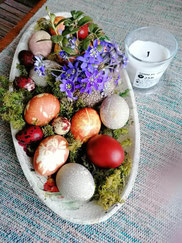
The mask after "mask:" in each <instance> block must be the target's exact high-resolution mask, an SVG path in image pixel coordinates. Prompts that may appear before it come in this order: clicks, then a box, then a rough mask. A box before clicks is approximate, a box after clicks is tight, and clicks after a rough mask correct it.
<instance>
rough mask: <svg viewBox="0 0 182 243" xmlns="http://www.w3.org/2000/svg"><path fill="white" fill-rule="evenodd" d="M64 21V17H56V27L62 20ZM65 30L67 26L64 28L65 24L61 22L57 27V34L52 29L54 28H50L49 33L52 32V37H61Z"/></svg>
mask: <svg viewBox="0 0 182 243" xmlns="http://www.w3.org/2000/svg"><path fill="white" fill-rule="evenodd" d="M62 19H64V17H62V16H56V17H55V20H54V25H55V26H56V25H57V24H58V22H59V21H60V20H62ZM64 29H65V26H64V23H63V22H61V23H60V24H58V25H57V26H56V32H57V33H56V32H55V31H54V30H53V29H52V28H49V31H50V33H51V35H57V34H58V35H60V34H62V31H63V30H64Z"/></svg>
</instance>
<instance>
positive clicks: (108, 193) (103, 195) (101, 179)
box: [94, 154, 131, 210]
mask: <svg viewBox="0 0 182 243" xmlns="http://www.w3.org/2000/svg"><path fill="white" fill-rule="evenodd" d="M130 170H131V160H130V158H129V157H128V154H126V156H125V160H124V162H123V163H122V164H121V165H120V166H119V167H118V168H116V169H110V170H107V169H100V171H99V170H97V171H96V173H95V176H94V179H95V182H96V186H97V187H96V192H95V195H94V199H96V200H98V204H99V205H101V206H102V207H104V209H105V210H108V209H109V208H110V207H111V206H112V205H114V204H115V203H121V202H122V198H121V193H122V190H123V189H124V187H125V185H126V181H127V178H128V175H129V173H130Z"/></svg>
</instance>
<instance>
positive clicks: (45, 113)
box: [24, 93, 60, 126]
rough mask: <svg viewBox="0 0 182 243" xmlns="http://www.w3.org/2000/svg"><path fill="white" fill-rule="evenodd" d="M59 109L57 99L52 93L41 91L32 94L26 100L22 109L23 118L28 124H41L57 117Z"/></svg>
mask: <svg viewBox="0 0 182 243" xmlns="http://www.w3.org/2000/svg"><path fill="white" fill-rule="evenodd" d="M59 111H60V103H59V100H58V99H57V98H56V97H55V96H54V95H52V94H49V93H43V94H39V95H36V96H34V97H33V98H32V99H31V100H30V101H29V102H28V104H27V106H26V108H25V111H24V118H25V121H26V122H27V123H28V124H31V125H37V126H43V125H46V124H48V123H49V122H50V121H51V120H52V119H53V118H55V117H57V115H58V113H59Z"/></svg>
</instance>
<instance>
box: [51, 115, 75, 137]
mask: <svg viewBox="0 0 182 243" xmlns="http://www.w3.org/2000/svg"><path fill="white" fill-rule="evenodd" d="M52 125H53V128H54V132H55V133H56V134H59V135H64V134H66V133H68V132H69V130H70V127H71V123H70V121H69V120H68V119H67V118H65V117H57V118H55V119H54V120H53V122H52Z"/></svg>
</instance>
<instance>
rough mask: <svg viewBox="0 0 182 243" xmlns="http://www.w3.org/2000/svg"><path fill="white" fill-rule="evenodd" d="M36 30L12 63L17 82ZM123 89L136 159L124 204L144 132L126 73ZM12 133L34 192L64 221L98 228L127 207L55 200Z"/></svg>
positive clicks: (22, 43)
mask: <svg viewBox="0 0 182 243" xmlns="http://www.w3.org/2000/svg"><path fill="white" fill-rule="evenodd" d="M56 15H57V16H58V15H59V16H64V17H70V13H68V12H61V13H56ZM34 27H35V23H33V24H31V25H30V26H29V27H28V29H27V30H26V31H25V33H24V34H23V35H22V37H21V39H20V41H19V44H18V46H17V48H16V51H15V55H14V59H13V62H12V67H11V72H10V80H14V78H15V77H16V76H18V75H19V73H18V70H17V69H16V65H17V63H19V61H18V53H19V52H20V51H21V50H23V49H24V50H25V49H28V40H29V38H30V36H31V35H32V33H33V31H34ZM119 89H120V91H121V92H122V91H124V90H126V89H129V94H128V96H127V97H126V101H127V103H128V105H129V108H130V117H129V122H130V126H129V134H128V135H127V136H128V137H129V138H130V139H131V141H132V146H130V149H129V151H128V152H129V155H130V157H131V159H132V168H131V172H130V175H129V177H128V180H127V183H126V186H125V188H124V190H123V192H122V194H121V198H122V199H123V203H124V201H125V200H126V199H127V197H128V195H129V193H130V192H131V190H132V187H133V185H134V182H135V178H136V175H137V170H138V163H139V154H140V128H139V121H138V114H137V108H136V103H135V98H134V93H133V89H132V86H131V84H130V80H129V78H128V75H127V73H126V71H125V70H122V73H121V82H120V85H119ZM11 132H12V138H13V143H14V146H15V150H16V154H17V157H18V160H19V162H20V165H21V167H22V170H23V172H24V174H25V177H26V178H27V180H28V182H29V184H30V186H31V187H32V188H33V190H34V192H35V193H36V194H37V195H38V196H39V198H40V199H41V200H42V201H43V202H44V203H45V204H46V205H47V206H48V207H49V208H50V209H51V210H53V211H54V212H55V213H57V214H58V215H59V216H60V217H61V218H63V219H66V220H69V221H70V222H73V223H78V224H95V223H99V222H102V221H105V220H106V219H108V218H109V217H111V216H112V215H113V214H114V213H116V212H117V210H119V208H120V207H121V206H122V205H123V203H118V204H115V205H113V206H112V207H111V208H110V209H109V210H108V211H105V210H104V209H103V208H102V207H101V206H99V205H97V202H96V201H89V202H84V203H80V202H76V201H67V200H65V199H64V198H63V197H62V196H61V195H60V194H59V193H58V195H55V194H54V195H52V196H51V193H47V192H45V191H43V185H44V183H45V182H46V180H47V179H46V178H45V177H43V176H39V175H38V174H37V173H36V172H35V171H34V170H33V167H32V161H31V158H29V157H28V156H27V155H26V153H25V152H24V151H23V148H22V147H21V146H20V145H19V144H18V142H17V140H16V139H15V134H16V133H17V130H15V129H13V128H12V127H11Z"/></svg>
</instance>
